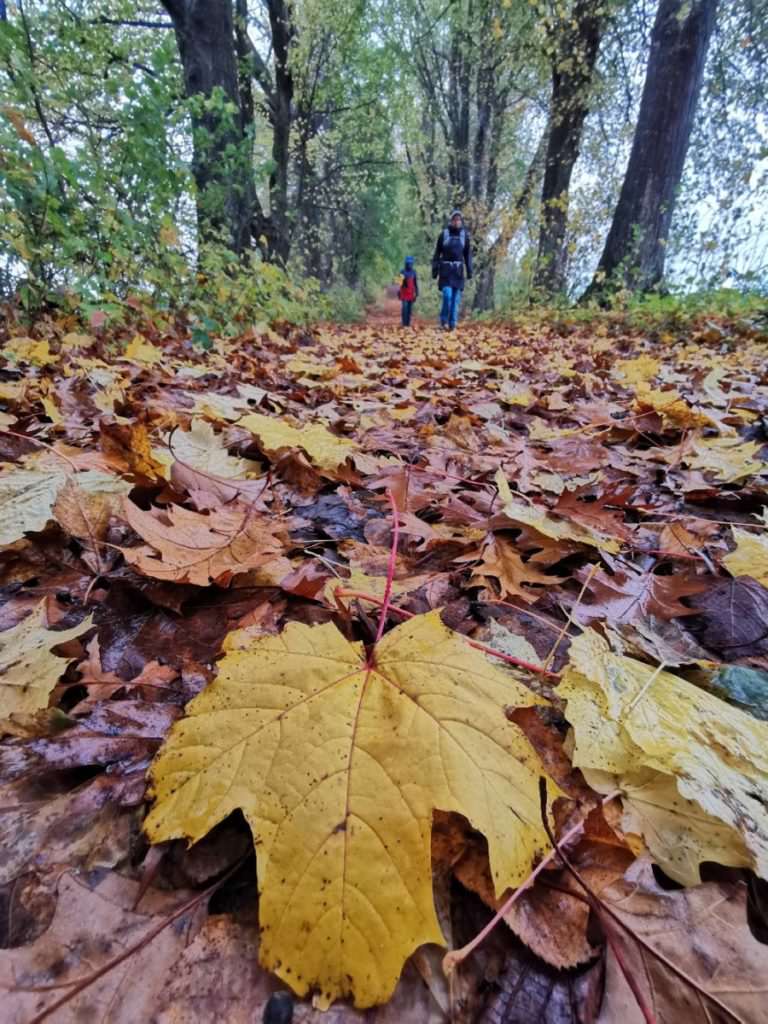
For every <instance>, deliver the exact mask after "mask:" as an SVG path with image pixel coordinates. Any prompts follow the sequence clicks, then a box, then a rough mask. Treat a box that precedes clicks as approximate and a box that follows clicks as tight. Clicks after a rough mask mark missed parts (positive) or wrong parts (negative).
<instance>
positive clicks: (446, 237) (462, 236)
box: [443, 227, 467, 253]
mask: <svg viewBox="0 0 768 1024" xmlns="http://www.w3.org/2000/svg"><path fill="white" fill-rule="evenodd" d="M451 237H452V236H451V232H450V230H449V229H448V228H443V250H445V247H446V246H447V245H448V242H449V241H450V240H451ZM459 241H460V242H461V251H462V253H463V252H464V246H465V245H466V244H467V229H466V228H465V227H462V229H461V231H459Z"/></svg>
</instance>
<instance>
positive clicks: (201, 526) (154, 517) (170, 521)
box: [121, 498, 282, 587]
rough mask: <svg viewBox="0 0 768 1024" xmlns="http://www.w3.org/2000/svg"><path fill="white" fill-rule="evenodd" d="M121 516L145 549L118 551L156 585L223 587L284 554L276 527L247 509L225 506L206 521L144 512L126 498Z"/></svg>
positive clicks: (183, 512)
mask: <svg viewBox="0 0 768 1024" xmlns="http://www.w3.org/2000/svg"><path fill="white" fill-rule="evenodd" d="M123 510H124V513H125V517H126V519H127V520H128V522H129V523H130V525H131V527H132V528H133V529H134V530H135V531H136V533H138V535H139V536H140V537H141V538H142V539H143V540H145V541H146V542H147V545H146V546H143V547H138V548H121V551H122V552H123V555H124V556H125V559H126V561H127V562H128V563H129V564H130V565H133V566H135V567H136V568H137V569H138V570H139V572H141V573H143V574H144V575H145V576H153V577H155V578H156V579H160V580H171V581H173V582H175V583H192V584H195V585H196V586H200V587H205V586H207V585H208V584H209V583H211V582H215V583H221V584H224V583H227V582H229V580H230V579H231V578H232V577H233V576H234V575H235V574H237V573H242V572H247V571H248V570H249V569H255V568H258V567H259V566H263V565H266V563H267V562H269V561H270V560H271V559H273V558H275V557H276V556H277V555H279V554H280V552H281V550H282V544H281V541H280V539H279V534H280V533H281V532H282V527H281V524H280V523H279V521H277V522H276V521H275V520H274V518H267V517H266V516H263V515H260V514H259V513H256V512H254V510H253V509H252V508H251V507H250V506H249V505H244V504H241V503H237V504H234V505H229V506H227V507H225V508H221V509H219V510H217V511H216V512H215V514H212V515H210V516H208V515H203V514H201V513H199V512H191V511H189V509H185V508H182V507H181V506H180V505H170V506H168V508H167V509H159V508H154V509H151V510H150V511H147V512H145V511H144V510H143V509H140V508H139V507H138V506H137V505H134V503H133V502H132V501H130V500H128V499H127V498H126V499H125V502H124V505H123Z"/></svg>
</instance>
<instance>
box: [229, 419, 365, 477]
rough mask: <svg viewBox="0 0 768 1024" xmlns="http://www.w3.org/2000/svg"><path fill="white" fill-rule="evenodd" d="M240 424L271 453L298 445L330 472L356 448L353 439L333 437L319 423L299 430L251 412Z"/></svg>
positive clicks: (356, 450) (357, 447) (312, 459)
mask: <svg viewBox="0 0 768 1024" xmlns="http://www.w3.org/2000/svg"><path fill="white" fill-rule="evenodd" d="M240 426H241V427H245V429H246V430H250V431H251V433H252V434H256V436H257V437H258V438H259V440H260V441H261V443H262V445H263V446H264V450H265V451H266V452H268V454H270V455H272V454H273V453H274V452H278V451H280V449H281V448H302V449H303V450H304V451H305V452H306V453H307V455H308V456H309V458H310V459H311V461H312V462H313V463H314V464H315V465H316V466H317V467H318V468H319V469H325V470H328V471H330V472H333V471H334V470H337V469H338V468H339V467H340V466H343V465H344V463H345V462H346V460H347V459H348V458H350V457H351V456H353V455H354V454H355V453H356V452H358V451H359V446H358V445H356V444H355V443H354V441H347V440H346V439H345V438H342V437H336V435H335V434H332V433H331V432H330V430H328V429H327V428H326V427H324V426H322V425H321V424H319V423H312V424H309V425H308V426H304V427H301V428H300V429H299V428H298V427H292V426H291V424H290V423H286V422H285V420H281V419H278V418H277V417H274V416H263V415H262V414H261V413H256V412H254V413H251V414H250V415H249V416H244V417H243V419H242V420H240Z"/></svg>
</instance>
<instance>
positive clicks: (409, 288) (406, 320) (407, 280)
mask: <svg viewBox="0 0 768 1024" xmlns="http://www.w3.org/2000/svg"><path fill="white" fill-rule="evenodd" d="M397 297H398V299H400V303H401V305H400V310H401V320H402V324H403V327H410V326H411V314H412V313H413V304H414V302H415V301H416V299H418V297H419V278H418V276H417V274H416V270H415V269H414V266H413V256H406V257H405V266H404V267H403V269H402V270H401V271H400V288H399V289H398V292H397Z"/></svg>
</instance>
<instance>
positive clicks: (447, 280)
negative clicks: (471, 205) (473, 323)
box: [432, 210, 472, 331]
mask: <svg viewBox="0 0 768 1024" xmlns="http://www.w3.org/2000/svg"><path fill="white" fill-rule="evenodd" d="M465 267H466V268H467V280H469V279H470V277H472V252H471V250H470V247H469V232H468V231H467V229H466V227H465V226H464V217H463V216H462V213H461V210H454V211H453V213H452V214H451V216H450V220H449V221H448V225H447V227H445V228H443V230H442V231H441V232H440V234H439V235H438V236H437V244H436V245H435V255H434V256H433V257H432V277H433V278H434V277H436V278H437V287H438V288H439V289H440V292H441V294H442V296H443V301H442V305H441V306H440V326H441V327H442V328H443V330H444V331H452V330H454V329H455V327H456V321H457V320H458V319H459V308H460V306H461V293H462V292H463V291H464V268H465Z"/></svg>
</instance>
